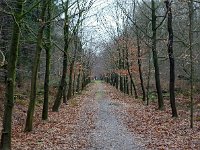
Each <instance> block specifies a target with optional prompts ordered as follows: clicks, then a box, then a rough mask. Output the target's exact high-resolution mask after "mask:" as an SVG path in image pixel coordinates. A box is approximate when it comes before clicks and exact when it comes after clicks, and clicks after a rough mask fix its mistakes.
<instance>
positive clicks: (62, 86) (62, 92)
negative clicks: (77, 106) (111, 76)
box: [52, 0, 69, 112]
mask: <svg viewBox="0 0 200 150" xmlns="http://www.w3.org/2000/svg"><path fill="white" fill-rule="evenodd" d="M68 7H69V0H67V1H66V8H65V9H66V10H65V24H64V42H65V46H64V56H63V71H62V78H61V81H60V85H59V88H58V92H57V95H56V99H55V101H54V105H53V108H52V111H54V112H55V111H58V109H59V107H60V104H61V99H62V96H63V97H65V94H66V92H65V90H64V89H65V88H66V87H65V86H66V76H67V53H68V49H69V16H68ZM64 101H66V99H65V100H64Z"/></svg>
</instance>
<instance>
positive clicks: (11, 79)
mask: <svg viewBox="0 0 200 150" xmlns="http://www.w3.org/2000/svg"><path fill="white" fill-rule="evenodd" d="M23 4H24V0H18V1H17V5H16V9H15V13H14V15H15V21H14V25H13V32H12V41H11V46H10V51H9V60H8V68H7V70H8V79H7V81H6V85H7V86H6V94H5V95H6V103H5V106H4V109H5V110H4V117H3V130H2V135H1V145H0V148H1V149H2V150H10V149H11V128H12V110H13V106H14V87H15V78H16V75H15V73H16V65H17V59H18V50H19V39H20V24H21V19H22V18H20V17H21V14H22V11H23Z"/></svg>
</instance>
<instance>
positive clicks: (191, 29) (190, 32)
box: [188, 0, 194, 128]
mask: <svg viewBox="0 0 200 150" xmlns="http://www.w3.org/2000/svg"><path fill="white" fill-rule="evenodd" d="M193 2H194V1H193V0H189V1H188V7H189V23H190V24H189V50H190V127H191V128H193V126H194V125H193V122H194V99H193V92H194V87H193V86H194V83H193V76H194V67H193V30H194V29H193V22H194V6H193V5H194V4H193Z"/></svg>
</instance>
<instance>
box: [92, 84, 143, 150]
mask: <svg viewBox="0 0 200 150" xmlns="http://www.w3.org/2000/svg"><path fill="white" fill-rule="evenodd" d="M96 86H97V91H96V92H95V91H94V92H95V98H94V100H95V101H96V103H95V104H96V105H94V106H93V107H96V108H97V110H98V111H97V113H96V114H95V117H96V119H95V129H94V130H92V131H91V135H90V136H91V137H90V138H91V143H92V144H91V145H92V148H90V150H139V149H143V148H142V147H140V146H139V145H137V144H136V143H135V139H134V137H133V134H131V133H130V132H128V130H127V128H126V126H125V125H124V124H123V121H122V118H121V117H123V116H122V115H120V114H124V113H126V111H125V106H124V105H123V104H122V103H119V102H115V101H113V100H112V98H111V97H109V95H108V93H107V91H106V88H105V84H103V83H100V82H97V83H96ZM119 115H120V116H119Z"/></svg>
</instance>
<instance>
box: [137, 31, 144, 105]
mask: <svg viewBox="0 0 200 150" xmlns="http://www.w3.org/2000/svg"><path fill="white" fill-rule="evenodd" d="M136 34H137V49H138V68H139V75H140V85H141V88H142V95H143V96H142V100H143V101H145V100H146V92H145V88H144V81H143V74H142V61H141V49H140V39H139V35H138V34H139V33H138V29H137V28H136Z"/></svg>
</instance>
